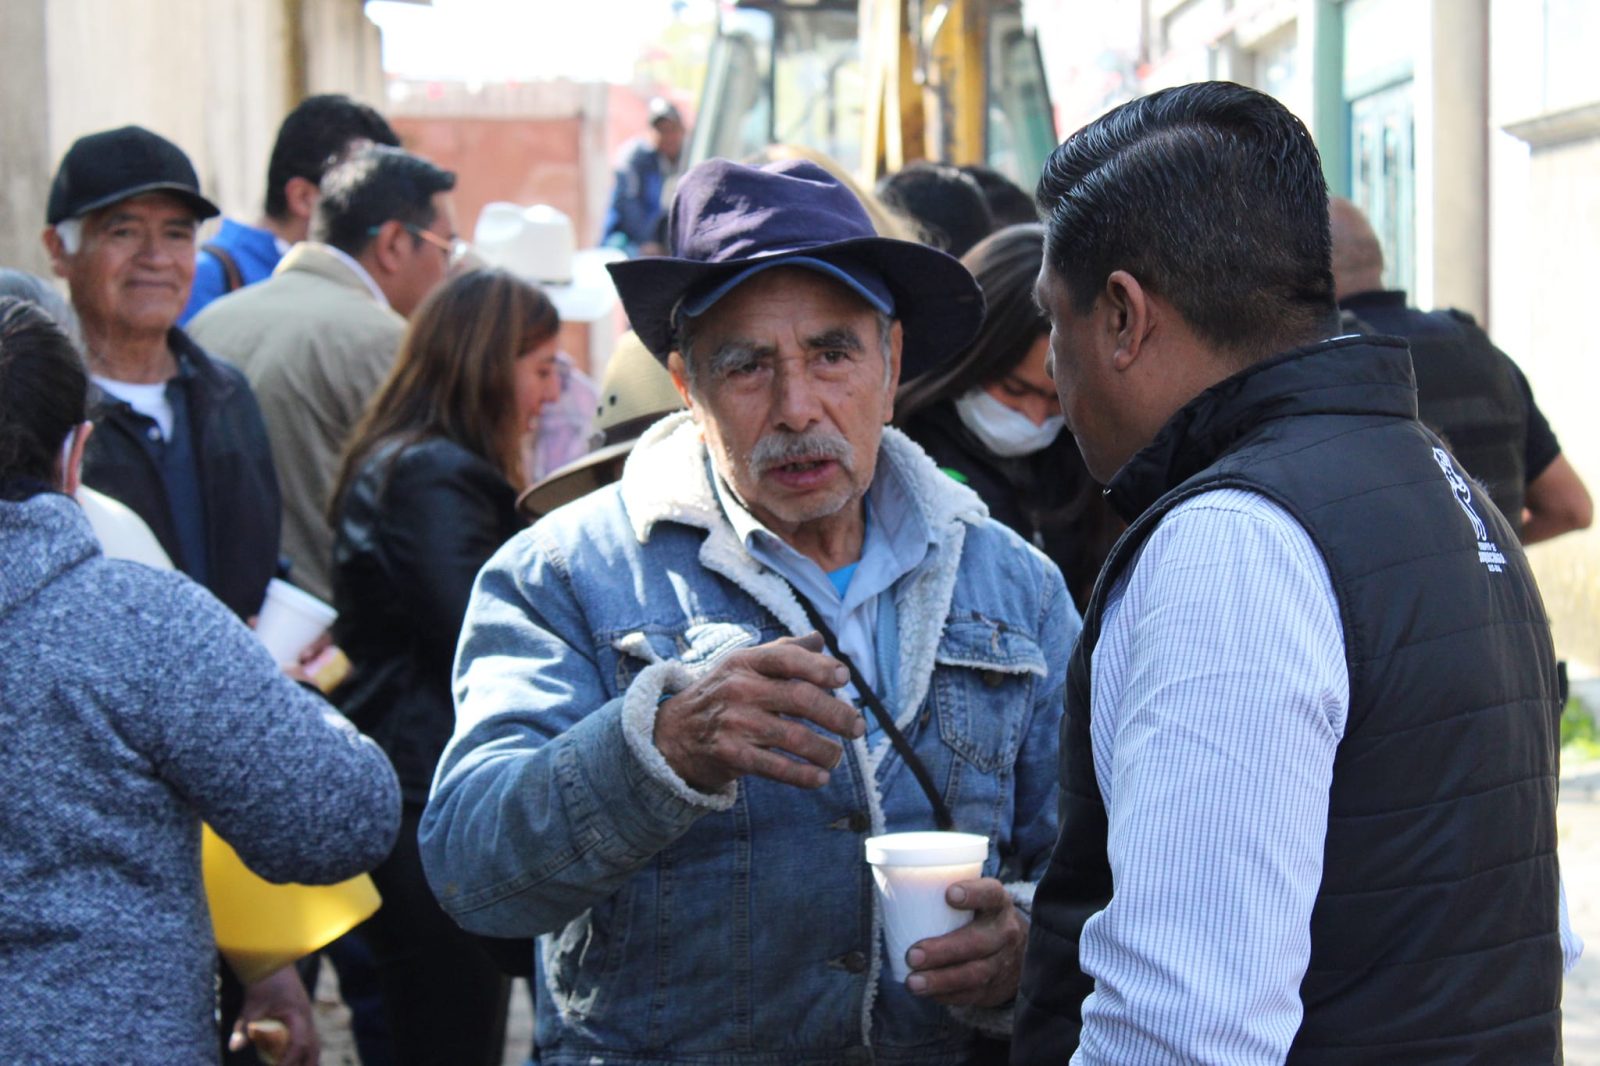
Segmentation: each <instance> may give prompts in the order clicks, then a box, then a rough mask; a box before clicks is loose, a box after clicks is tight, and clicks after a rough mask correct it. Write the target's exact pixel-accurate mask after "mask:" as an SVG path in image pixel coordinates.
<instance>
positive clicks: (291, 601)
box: [256, 578, 339, 666]
mask: <svg viewBox="0 0 1600 1066" xmlns="http://www.w3.org/2000/svg"><path fill="white" fill-rule="evenodd" d="M337 617H339V612H338V611H335V610H334V609H333V608H332V607H330V606H328V605H327V604H326V603H323V602H322V601H321V600H319V599H317V598H316V597H315V596H313V595H311V594H310V593H309V592H305V591H303V590H301V589H297V588H295V587H294V586H293V585H291V584H289V583H288V582H287V581H283V580H281V579H279V578H273V579H272V580H271V581H269V582H267V596H266V599H265V600H264V601H263V603H262V604H261V613H260V615H259V616H257V618H256V639H257V640H259V641H261V643H262V644H264V645H266V648H267V651H269V652H271V653H272V658H273V660H274V661H276V662H277V664H278V665H279V666H292V665H294V663H295V661H296V660H297V659H298V658H299V656H300V653H301V652H302V651H303V650H304V649H305V648H306V647H307V645H309V644H310V643H311V642H312V641H314V640H316V639H317V637H318V636H319V635H320V634H321V633H322V632H323V630H325V629H327V628H328V627H329V626H330V625H332V624H333V620H334V619H335V618H337Z"/></svg>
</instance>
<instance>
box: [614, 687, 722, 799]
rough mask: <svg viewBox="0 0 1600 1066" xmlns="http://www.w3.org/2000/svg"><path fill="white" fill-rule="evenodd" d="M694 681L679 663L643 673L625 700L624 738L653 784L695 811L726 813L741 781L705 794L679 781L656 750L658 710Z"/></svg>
mask: <svg viewBox="0 0 1600 1066" xmlns="http://www.w3.org/2000/svg"><path fill="white" fill-rule="evenodd" d="M693 680H694V674H693V673H692V672H691V671H690V669H689V668H688V667H687V666H685V665H684V664H683V663H680V662H677V661H664V662H658V663H652V664H651V665H649V666H647V667H645V668H644V669H643V670H641V671H639V675H638V676H637V677H635V678H634V679H633V683H632V684H631V685H629V686H628V691H627V692H625V693H623V696H622V735H623V738H624V739H625V740H626V741H627V743H628V750H629V751H630V752H632V753H633V757H634V759H636V760H637V761H638V763H639V765H640V766H641V767H643V768H644V771H645V773H646V774H647V775H648V776H649V777H650V779H651V780H652V781H654V782H655V783H657V784H659V785H661V786H662V787H664V788H665V789H666V790H667V791H668V792H669V793H671V794H672V795H673V796H675V797H677V798H678V799H680V800H682V801H683V802H684V803H687V804H689V805H690V806H691V807H695V808H698V809H700V810H702V811H725V810H727V809H728V808H729V807H732V806H733V803H734V800H736V799H737V798H738V796H739V784H738V782H737V781H730V782H729V783H728V784H726V785H724V786H723V787H721V788H719V789H717V790H716V791H715V792H701V791H700V790H699V789H697V788H695V787H693V786H692V785H690V784H689V783H688V782H687V781H685V780H684V779H683V778H681V777H679V776H678V774H677V771H675V770H673V768H672V767H671V766H669V765H667V760H666V758H665V757H664V756H663V755H662V754H661V749H659V748H657V747H656V742H655V731H656V708H657V707H659V706H660V705H661V701H662V700H663V699H664V698H665V697H667V696H670V695H672V694H673V693H676V692H681V691H682V690H683V689H685V688H687V687H688V686H689V683H690V682H691V681H693Z"/></svg>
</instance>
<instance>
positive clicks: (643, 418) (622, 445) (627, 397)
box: [517, 332, 683, 522]
mask: <svg viewBox="0 0 1600 1066" xmlns="http://www.w3.org/2000/svg"><path fill="white" fill-rule="evenodd" d="M681 410H683V398H682V397H681V396H679V395H678V390H677V389H675V388H673V385H672V376H671V375H670V374H668V373H667V371H666V368H665V367H663V366H662V365H661V364H660V363H658V362H656V360H655V358H654V357H652V356H651V354H650V352H649V351H648V350H646V348H645V346H644V344H643V343H642V342H641V341H640V340H639V338H638V337H637V336H636V335H634V334H633V333H631V332H630V333H624V334H623V335H622V337H621V339H619V340H618V341H617V349H616V351H615V352H613V353H612V355H611V358H610V360H609V361H607V363H606V370H605V374H604V375H603V376H602V377H601V379H600V406H599V409H598V410H597V411H596V412H595V435H594V438H593V439H592V440H591V441H590V445H589V446H590V448H591V451H590V452H589V454H588V455H585V456H583V457H582V458H580V459H574V460H573V461H572V462H570V463H568V464H567V465H566V466H563V467H561V468H560V469H559V470H554V471H552V472H551V473H550V474H549V475H548V476H546V477H545V478H543V479H542V480H540V481H539V482H537V483H536V484H534V485H532V486H531V487H529V488H528V489H527V490H526V491H525V492H523V494H522V495H521V496H520V497H518V499H517V509H518V510H520V511H521V512H522V514H523V515H524V516H525V517H526V518H527V519H528V520H529V521H530V522H531V521H533V520H534V519H536V518H540V517H543V516H544V515H547V514H549V513H550V512H551V511H553V510H555V509H556V508H557V507H560V506H561V505H562V504H564V503H571V502H572V501H573V500H576V499H577V498H578V497H580V496H586V495H588V494H589V493H591V492H593V491H594V490H595V489H598V488H601V487H602V486H605V485H609V484H611V483H612V482H613V481H616V480H617V478H619V477H621V476H622V464H623V463H624V462H625V461H626V460H627V458H628V454H629V453H630V452H632V451H633V445H634V442H635V441H637V440H638V439H639V437H640V436H641V435H642V434H643V433H644V431H645V430H647V429H649V428H650V427H651V426H652V425H653V424H655V423H656V422H658V421H660V420H661V419H662V418H665V417H666V416H667V415H670V414H672V413H673V412H674V411H681Z"/></svg>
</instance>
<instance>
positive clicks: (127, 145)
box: [43, 126, 316, 1054]
mask: <svg viewBox="0 0 1600 1066" xmlns="http://www.w3.org/2000/svg"><path fill="white" fill-rule="evenodd" d="M217 213H218V211H217V208H216V206H215V205H214V204H212V202H211V201H210V200H208V199H206V198H205V197H204V196H202V195H201V194H200V181H199V178H198V177H197V176H196V175H195V171H194V166H193V165H192V164H191V163H190V162H189V158H188V156H186V155H185V154H184V153H183V150H182V149H180V148H179V147H178V146H177V145H175V144H173V143H172V142H171V141H169V140H167V139H166V138H164V137H161V136H159V135H157V134H155V133H152V132H150V131H149V130H146V129H142V128H140V127H138V126H124V127H122V128H121V129H115V130H107V131H105V132H102V133H92V134H89V135H87V136H84V137H80V138H78V140H77V141H75V142H73V145H72V147H71V148H69V149H67V154H66V155H65V156H64V157H63V158H62V160H61V166H60V168H59V169H58V170H57V171H56V176H55V181H54V182H53V184H52V185H51V187H50V200H49V204H48V213H47V215H46V222H47V223H48V225H47V226H46V227H45V230H44V234H43V239H44V246H45V250H46V251H47V252H48V253H49V254H50V260H51V263H52V264H53V265H54V267H55V271H56V273H57V274H59V275H60V276H61V277H63V278H65V279H66V280H67V285H68V287H69V289H70V291H71V296H72V306H73V309H74V310H76V311H77V313H78V320H79V322H80V323H81V325H82V328H83V344H84V354H85V356H86V358H87V362H88V366H89V372H90V375H91V377H92V379H93V382H94V387H93V389H92V390H91V413H92V415H93V417H94V419H95V422H96V431H95V433H94V435H93V436H92V437H91V438H90V439H89V444H88V447H87V448H86V450H85V452H84V459H83V481H84V483H85V484H86V485H89V486H90V487H91V488H94V489H98V490H99V491H101V492H104V493H105V494H106V495H108V496H112V497H114V498H116V499H118V500H120V501H122V502H123V503H124V504H126V505H127V506H129V507H131V508H132V509H133V510H134V511H135V512H137V513H138V515H139V517H140V518H143V519H144V521H145V523H146V524H147V525H149V527H150V529H151V530H152V531H153V532H154V533H155V535H156V538H157V539H158V540H159V541H160V542H161V547H162V549H163V550H164V551H165V552H166V553H167V555H168V557H169V558H171V559H172V561H173V563H174V564H175V565H177V566H178V567H179V568H180V569H181V570H183V571H184V573H186V574H188V575H189V576H190V577H192V578H193V579H194V580H195V581H197V582H199V583H200V584H202V585H204V586H205V587H206V588H208V589H209V590H210V591H211V592H212V594H213V595H215V596H216V597H217V598H218V599H219V600H221V601H222V602H223V603H224V604H226V605H227V606H228V607H230V608H232V610H233V611H234V613H235V614H237V615H239V616H240V617H241V618H247V617H249V616H251V615H254V614H255V613H256V612H257V611H258V610H259V609H260V607H261V601H262V599H263V598H264V596H265V594H266V588H267V581H268V580H269V579H270V578H271V577H272V575H273V571H274V570H275V569H276V568H277V565H278V527H279V521H280V515H279V500H278V482H277V478H276V476H275V474H274V471H273V466H272V453H271V452H270V451H269V449H268V445H267V430H266V426H265V425H264V424H263V422H262V420H261V411H260V409H259V408H258V407H257V405H256V400H255V396H254V395H253V394H252V393H251V392H250V386H249V385H248V384H247V383H246V382H245V379H244V375H242V374H240V373H239V371H237V370H235V369H233V368H232V367H230V366H227V365H226V364H224V363H221V362H219V361H217V360H214V359H212V358H211V357H210V356H208V355H206V353H205V352H204V351H202V350H201V349H200V348H199V347H198V346H197V345H195V343H194V342H193V341H191V340H190V339H189V338H188V336H187V335H186V334H185V333H184V332H183V330H181V329H179V328H178V327H177V325H176V323H177V321H178V316H179V314H181V313H182V311H183V308H184V304H185V302H186V301H187V300H188V299H189V286H190V283H191V282H192V281H193V278H194V269H195V230H196V228H197V227H198V226H199V224H200V223H201V222H202V221H204V220H205V219H208V218H211V217H213V216H215V215H216V214H217ZM225 977H226V978H227V980H226V981H225V990H224V991H225V994H224V1000H225V1002H224V1020H225V1022H227V1023H229V1024H231V1022H232V1017H233V1015H234V1014H237V1013H240V990H239V987H238V984H237V982H234V981H232V979H231V974H226V973H225ZM245 994H246V995H248V996H249V999H248V1000H247V1002H246V1003H245V1006H244V1008H243V1016H244V1017H245V1018H249V1019H254V1018H259V1017H265V1016H268V1015H271V1016H274V1017H278V1018H280V1019H282V1020H285V1021H287V1022H288V1023H289V1026H290V1030H291V1036H292V1040H293V1046H294V1049H295V1051H296V1053H297V1054H298V1053H304V1052H305V1051H306V1050H307V1049H309V1050H310V1051H311V1052H312V1053H313V1054H314V1051H315V1048H316V1033H315V1031H314V1030H313V1029H312V1028H311V1016H310V1003H309V1001H308V1000H307V998H306V995H305V989H304V988H303V987H302V986H301V985H300V981H299V978H298V977H297V976H296V975H295V973H294V970H293V968H292V967H291V968H285V969H284V970H282V971H280V972H279V973H278V974H275V975H273V976H271V977H268V978H267V979H265V980H264V981H262V982H259V983H258V984H257V985H253V986H251V987H250V988H249V989H248V990H245Z"/></svg>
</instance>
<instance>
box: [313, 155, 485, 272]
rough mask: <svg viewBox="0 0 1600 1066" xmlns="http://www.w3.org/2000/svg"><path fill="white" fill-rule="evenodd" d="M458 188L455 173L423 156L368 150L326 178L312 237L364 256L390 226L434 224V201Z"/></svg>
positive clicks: (424, 226) (328, 174) (348, 252)
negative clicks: (394, 223) (375, 235)
mask: <svg viewBox="0 0 1600 1066" xmlns="http://www.w3.org/2000/svg"><path fill="white" fill-rule="evenodd" d="M455 187H456V176H455V175H454V174H452V173H451V172H450V171H448V170H441V169H440V168H439V167H436V166H434V165H433V164H432V163H430V162H428V161H427V160H426V159H423V158H422V157H421V156H419V155H412V154H411V153H410V152H407V151H405V150H403V149H400V148H390V147H388V146H386V145H373V146H371V147H368V148H364V149H362V150H361V151H359V152H357V153H356V154H355V155H354V156H352V157H350V158H349V159H347V160H345V161H344V162H342V163H340V164H339V165H338V166H336V167H334V168H333V169H332V170H330V171H328V173H327V175H326V176H324V177H323V179H322V199H321V200H320V201H318V203H317V216H316V219H315V221H313V223H312V227H311V228H312V236H313V237H314V238H315V239H316V240H319V241H322V242H323V243H324V244H331V245H333V246H334V247H335V248H337V249H339V250H340V251H341V252H344V253H345V254H346V255H349V256H359V255H360V254H361V253H362V252H364V251H366V249H367V245H369V244H371V243H372V240H373V230H375V229H377V228H378V227H379V226H381V225H383V224H384V223H385V222H388V221H390V220H394V221H398V222H404V223H406V224H407V225H409V226H416V227H418V228H420V229H427V228H428V227H429V226H431V225H433V220H434V217H435V213H434V210H433V198H434V196H435V195H437V194H438V193H442V192H449V191H450V190H451V189H453V188H455Z"/></svg>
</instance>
